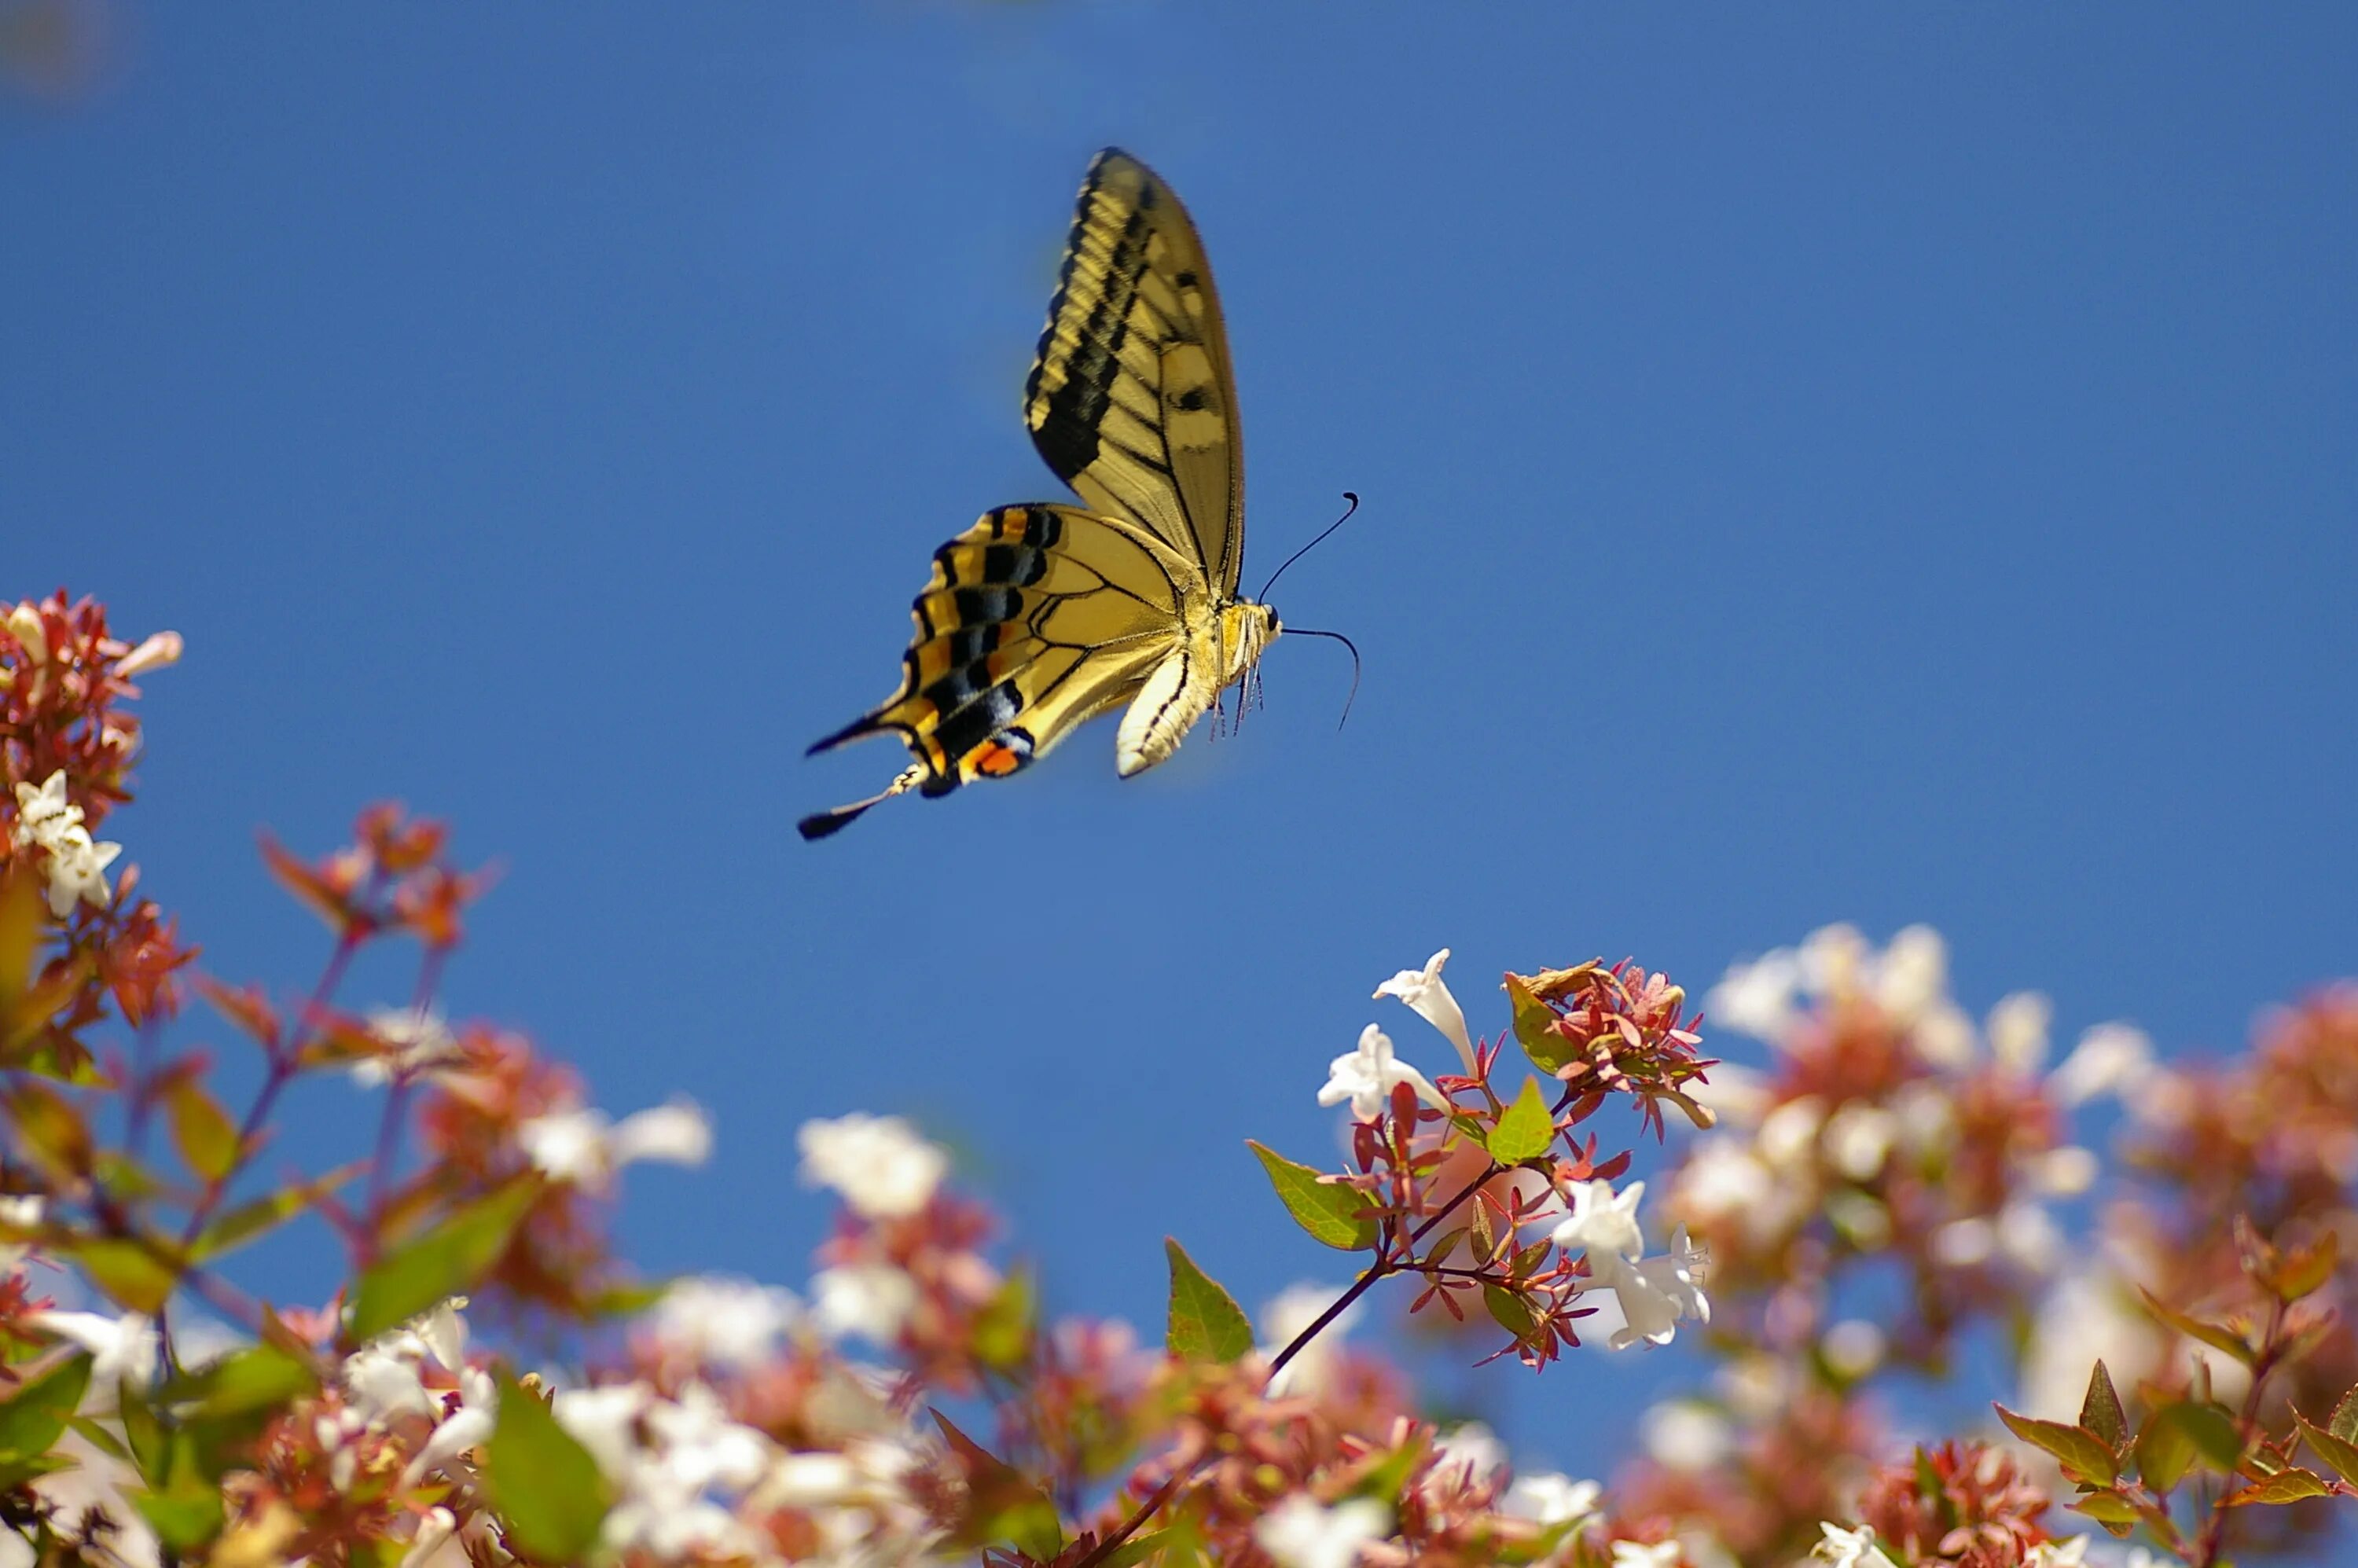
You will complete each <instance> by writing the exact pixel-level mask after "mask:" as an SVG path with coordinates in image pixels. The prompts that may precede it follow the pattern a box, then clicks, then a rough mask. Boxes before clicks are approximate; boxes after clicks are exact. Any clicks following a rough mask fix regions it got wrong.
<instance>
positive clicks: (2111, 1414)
mask: <svg viewBox="0 0 2358 1568" xmlns="http://www.w3.org/2000/svg"><path fill="white" fill-rule="evenodd" d="M2080 1424H2081V1425H2082V1426H2084V1427H2086V1428H2087V1429H2088V1430H2089V1431H2090V1432H2093V1433H2095V1434H2096V1435H2097V1436H2098V1437H2100V1438H2102V1439H2103V1440H2104V1446H2105V1447H2107V1448H2109V1449H2111V1450H2112V1451H2113V1452H2114V1453H2115V1454H2118V1453H2119V1452H2120V1451H2121V1442H2122V1440H2123V1439H2124V1438H2125V1437H2127V1436H2128V1432H2129V1421H2128V1417H2127V1415H2126V1414H2125V1413H2124V1412H2123V1411H2122V1410H2121V1396H2120V1395H2119V1394H2118V1393H2117V1392H2115V1390H2114V1389H2113V1375H2112V1374H2111V1373H2110V1372H2107V1371H2105V1370H2104V1363H2103V1362H2102V1361H2099V1362H2097V1363H2096V1367H2095V1370H2093V1371H2092V1372H2090V1373H2089V1374H2088V1396H2087V1398H2085V1399H2083V1400H2081V1401H2080Z"/></svg>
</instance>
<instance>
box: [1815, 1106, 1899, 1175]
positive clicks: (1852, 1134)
mask: <svg viewBox="0 0 2358 1568" xmlns="http://www.w3.org/2000/svg"><path fill="white" fill-rule="evenodd" d="M1898 1127H1899V1124H1898V1119H1896V1118H1894V1117H1893V1116H1892V1114H1891V1113H1890V1112H1889V1111H1887V1110H1885V1109H1884V1108H1882V1107H1880V1106H1874V1105H1868V1104H1867V1103H1866V1102H1865V1101H1864V1100H1853V1101H1851V1102H1850V1103H1849V1104H1847V1105H1845V1106H1844V1107H1843V1108H1841V1109H1840V1110H1837V1111H1835V1112H1834V1113H1833V1116H1831V1117H1829V1118H1828V1119H1826V1125H1825V1130H1824V1132H1823V1134H1822V1141H1823V1147H1824V1149H1825V1152H1826V1158H1827V1159H1828V1160H1829V1161H1831V1162H1833V1168H1834V1169H1835V1170H1837V1171H1839V1172H1841V1173H1843V1174H1844V1175H1845V1176H1847V1177H1849V1178H1850V1179H1851V1180H1852V1181H1854V1182H1866V1181H1872V1180H1873V1179H1874V1178H1875V1175H1876V1173H1877V1172H1878V1171H1881V1170H1882V1169H1883V1162H1884V1159H1885V1157H1886V1156H1887V1155H1888V1154H1889V1153H1890V1152H1891V1145H1892V1141H1893V1140H1894V1139H1895V1138H1896V1137H1897V1136H1898Z"/></svg>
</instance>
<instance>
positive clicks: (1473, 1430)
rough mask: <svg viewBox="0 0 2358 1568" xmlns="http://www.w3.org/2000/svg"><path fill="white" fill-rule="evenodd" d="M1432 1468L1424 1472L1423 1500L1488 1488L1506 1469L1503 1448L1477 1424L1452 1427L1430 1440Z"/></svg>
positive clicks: (1487, 1431) (1494, 1435) (1489, 1431)
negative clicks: (1425, 1497) (1431, 1444)
mask: <svg viewBox="0 0 2358 1568" xmlns="http://www.w3.org/2000/svg"><path fill="white" fill-rule="evenodd" d="M1506 1467H1507V1445H1506V1444H1503V1443H1500V1442H1499V1441H1498V1435H1497V1434H1496V1433H1493V1432H1492V1431H1491V1430H1490V1429H1489V1428H1488V1427H1487V1426H1484V1425H1483V1424H1482V1423H1481V1422H1478V1421H1469V1422H1465V1423H1464V1424H1463V1425H1459V1426H1453V1427H1451V1428H1450V1429H1449V1430H1448V1431H1447V1432H1444V1433H1439V1434H1438V1435H1436V1436H1435V1437H1434V1438H1433V1468H1432V1469H1430V1470H1428V1471H1426V1472H1425V1476H1424V1480H1423V1483H1422V1487H1421V1489H1422V1491H1423V1492H1424V1494H1425V1495H1426V1496H1427V1497H1431V1498H1448V1497H1451V1496H1453V1495H1455V1493H1458V1492H1470V1491H1473V1490H1475V1489H1476V1488H1477V1487H1484V1486H1487V1485H1488V1484H1489V1481H1490V1478H1491V1477H1492V1476H1496V1475H1498V1473H1499V1472H1500V1471H1502V1470H1504V1469H1505V1468H1506Z"/></svg>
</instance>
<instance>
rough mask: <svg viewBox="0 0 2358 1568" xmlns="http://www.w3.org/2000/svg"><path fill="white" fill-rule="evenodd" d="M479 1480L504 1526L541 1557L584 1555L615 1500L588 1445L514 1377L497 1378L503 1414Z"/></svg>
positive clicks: (560, 1559) (570, 1559)
mask: <svg viewBox="0 0 2358 1568" xmlns="http://www.w3.org/2000/svg"><path fill="white" fill-rule="evenodd" d="M483 1480H484V1482H485V1484H486V1485H487V1486H488V1487H490V1490H491V1494H492V1508H493V1509H495V1510H496V1511H497V1512H498V1514H499V1516H500V1519H502V1521H503V1523H504V1524H505V1525H506V1527H507V1530H508V1533H509V1534H510V1535H511V1536H512V1537H514V1541H515V1543H516V1544H517V1545H518V1546H520V1547H522V1548H523V1549H524V1552H525V1555H526V1556H528V1557H530V1558H532V1559H533V1560H534V1561H535V1562H540V1563H579V1562H580V1561H582V1560H583V1559H584V1558H586V1557H587V1556H588V1555H589V1553H590V1548H591V1547H593V1546H595V1545H597V1544H598V1530H599V1527H600V1526H601V1525H603V1524H604V1523H605V1522H606V1510H607V1509H610V1508H611V1507H612V1506H613V1496H612V1492H611V1488H610V1487H608V1486H607V1483H606V1477H605V1476H604V1475H603V1474H602V1473H600V1470H599V1468H598V1462H597V1461H596V1460H595V1459H592V1458H591V1457H590V1451H589V1450H588V1449H587V1448H584V1447H582V1446H581V1444H580V1443H579V1441H578V1440H577V1439H576V1438H575V1437H574V1435H573V1434H572V1433H569V1432H568V1431H566V1430H565V1428H564V1427H562V1426H560V1425H558V1424H557V1417H556V1416H555V1415H553V1414H551V1413H550V1412H549V1408H548V1407H547V1406H546V1405H545V1404H543V1403H542V1402H541V1401H540V1399H539V1397H538V1396H537V1395H535V1394H534V1393H532V1392H530V1391H529V1390H526V1389H525V1387H524V1386H523V1385H522V1384H520V1383H518V1382H517V1381H516V1380H515V1379H513V1378H502V1379H500V1415H499V1421H498V1422H497V1423H496V1424H495V1425H494V1426H493V1427H492V1438H491V1441H490V1442H489V1443H486V1444H483Z"/></svg>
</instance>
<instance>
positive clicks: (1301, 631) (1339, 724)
mask: <svg viewBox="0 0 2358 1568" xmlns="http://www.w3.org/2000/svg"><path fill="white" fill-rule="evenodd" d="M1285 634H1286V635H1287V636H1289V637H1331V638H1333V639H1334V640H1335V641H1336V642H1337V643H1342V644H1343V646H1345V647H1347V648H1348V649H1350V650H1351V695H1350V697H1345V698H1344V699H1343V717H1342V718H1341V719H1336V721H1335V728H1336V729H1337V730H1340V729H1341V728H1343V726H1344V725H1345V724H1346V723H1347V722H1348V721H1349V720H1350V718H1351V702H1352V699H1353V698H1355V697H1357V696H1358V695H1359V646H1358V644H1357V643H1354V642H1352V641H1351V639H1349V638H1348V637H1346V636H1344V635H1343V633H1340V632H1314V631H1312V630H1311V629H1310V628H1308V627H1306V626H1288V627H1287V628H1286V629H1285Z"/></svg>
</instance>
